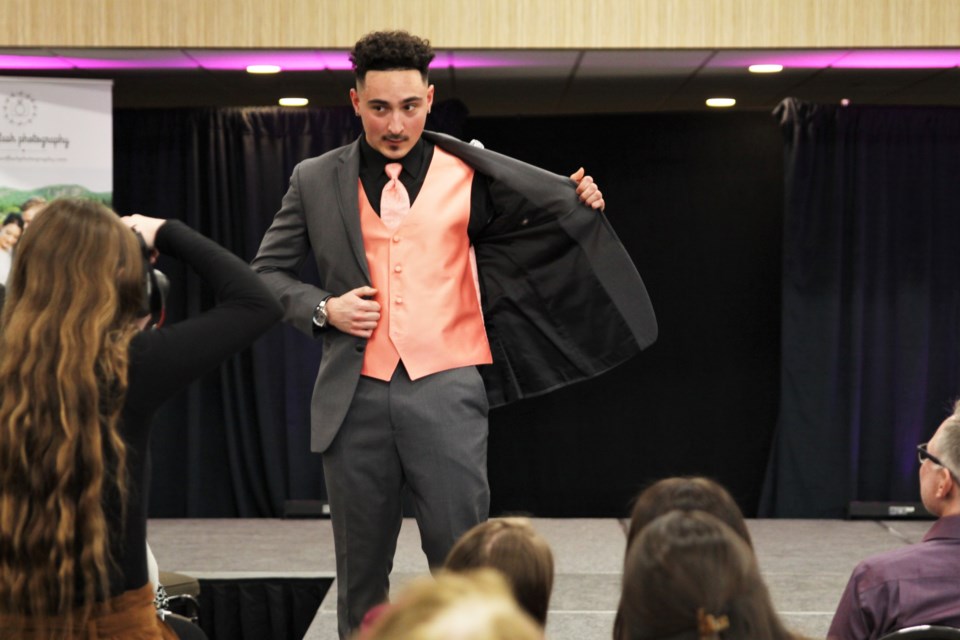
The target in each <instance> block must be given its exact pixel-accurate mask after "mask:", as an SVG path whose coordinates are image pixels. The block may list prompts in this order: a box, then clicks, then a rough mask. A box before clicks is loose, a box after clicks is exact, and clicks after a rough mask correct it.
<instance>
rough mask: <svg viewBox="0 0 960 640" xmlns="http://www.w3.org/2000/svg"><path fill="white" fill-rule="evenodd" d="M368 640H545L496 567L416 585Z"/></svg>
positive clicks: (445, 575) (424, 580)
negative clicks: (516, 600)
mask: <svg viewBox="0 0 960 640" xmlns="http://www.w3.org/2000/svg"><path fill="white" fill-rule="evenodd" d="M367 637H368V638H369V640H542V639H543V632H542V631H541V629H540V628H539V626H538V625H537V624H536V623H535V622H534V621H533V619H531V618H530V616H528V615H527V614H526V613H524V612H523V611H521V610H520V608H519V607H518V606H517V604H516V602H515V601H514V600H513V597H512V596H511V594H510V589H509V587H508V585H507V584H506V582H505V581H504V579H503V577H502V576H501V575H500V574H499V573H497V572H496V571H493V570H492V569H479V570H477V571H469V572H465V573H450V572H441V573H440V574H438V575H437V577H436V579H433V578H421V579H420V580H416V581H414V582H413V583H411V584H410V585H409V586H408V587H407V588H406V589H404V590H403V592H402V593H401V594H400V596H399V597H398V598H397V600H396V602H395V603H394V604H393V605H392V606H391V607H390V608H389V609H387V611H386V612H385V613H384V614H383V616H382V617H381V618H379V619H378V620H377V622H376V623H375V624H374V626H373V628H371V630H370V635H369V636H367Z"/></svg>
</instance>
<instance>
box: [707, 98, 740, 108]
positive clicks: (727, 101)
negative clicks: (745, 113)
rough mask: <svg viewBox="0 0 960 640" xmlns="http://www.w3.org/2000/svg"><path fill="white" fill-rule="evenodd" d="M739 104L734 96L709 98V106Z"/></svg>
mask: <svg viewBox="0 0 960 640" xmlns="http://www.w3.org/2000/svg"><path fill="white" fill-rule="evenodd" d="M735 104H737V101H736V100H734V99H733V98H707V106H708V107H732V106H733V105H735Z"/></svg>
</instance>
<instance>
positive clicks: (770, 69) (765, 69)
mask: <svg viewBox="0 0 960 640" xmlns="http://www.w3.org/2000/svg"><path fill="white" fill-rule="evenodd" d="M747 70H748V71H749V72H750V73H780V72H781V71H783V65H782V64H752V65H750V66H749V67H747Z"/></svg>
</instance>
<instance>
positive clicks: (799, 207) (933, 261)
mask: <svg viewBox="0 0 960 640" xmlns="http://www.w3.org/2000/svg"><path fill="white" fill-rule="evenodd" d="M774 115H775V117H776V118H777V119H778V120H779V123H780V127H781V130H782V133H783V137H784V140H785V143H786V151H785V156H784V158H785V160H784V164H785V195H786V200H785V202H786V204H785V212H784V215H785V221H784V249H783V320H782V331H783V349H782V362H783V368H782V375H781V382H782V388H781V392H780V398H781V401H780V417H779V421H778V429H777V434H776V442H775V446H774V451H773V455H772V457H771V465H770V468H769V474H768V477H767V483H766V486H765V488H764V501H763V507H762V513H763V514H765V515H770V516H785V517H839V516H843V515H844V513H845V510H846V508H847V505H848V503H849V502H850V501H854V500H859V501H881V502H883V501H917V500H918V499H919V498H918V482H917V459H916V455H915V450H914V447H915V445H916V444H917V443H919V442H923V441H926V440H928V439H929V437H930V436H931V435H932V433H933V431H934V430H935V429H936V427H937V426H938V425H939V423H940V422H941V421H942V420H943V418H944V417H946V415H947V414H948V413H949V412H950V410H951V408H952V403H953V400H954V399H955V398H956V397H957V395H958V374H960V366H958V365H960V354H958V342H960V251H958V250H957V240H958V238H960V152H958V149H960V109H951V108H916V107H868V106H863V107H857V106H849V107H841V106H834V105H817V104H808V103H804V102H800V101H797V100H792V99H791V100H787V101H785V102H783V103H782V104H781V105H780V106H779V107H778V109H777V110H776V111H775V114H774Z"/></svg>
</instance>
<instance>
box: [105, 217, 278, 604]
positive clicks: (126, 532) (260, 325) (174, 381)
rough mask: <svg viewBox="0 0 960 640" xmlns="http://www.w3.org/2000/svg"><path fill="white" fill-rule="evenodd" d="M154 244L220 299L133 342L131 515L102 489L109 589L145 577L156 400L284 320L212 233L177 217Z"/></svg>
mask: <svg viewBox="0 0 960 640" xmlns="http://www.w3.org/2000/svg"><path fill="white" fill-rule="evenodd" d="M156 247H157V249H158V250H159V251H160V252H161V253H163V254H165V255H169V256H171V257H174V258H177V259H179V260H181V261H182V262H184V263H185V264H187V265H189V266H190V267H192V268H193V269H194V271H196V272H197V273H198V274H199V275H200V276H201V278H203V280H204V281H205V282H206V283H207V284H208V285H209V286H210V287H212V289H213V290H214V292H215V293H216V299H217V301H218V302H217V305H216V306H215V307H213V308H212V309H209V310H208V311H205V312H204V313H202V314H200V315H198V316H195V317H192V318H188V319H186V320H184V321H182V322H177V323H175V324H173V325H170V326H167V327H163V328H160V329H153V330H149V331H143V332H141V333H139V334H137V335H136V336H135V337H134V338H133V340H132V341H131V342H130V351H129V353H130V366H129V374H128V387H127V395H126V399H125V402H124V406H123V412H122V414H121V423H120V426H119V429H120V433H121V436H122V438H123V440H124V442H125V443H126V445H127V469H128V478H129V496H128V501H127V508H126V517H125V518H121V509H120V504H119V499H118V498H117V497H116V496H111V495H105V497H104V500H105V502H106V504H105V505H104V507H105V512H106V514H107V520H108V522H107V524H108V527H109V531H110V535H111V539H110V540H111V545H110V546H111V553H112V556H113V559H114V560H115V562H116V566H115V567H113V568H111V572H110V587H111V594H112V595H117V594H119V593H122V592H123V591H127V590H130V589H137V588H139V587H142V586H143V585H144V584H146V583H147V579H148V577H147V559H146V528H147V504H146V498H147V488H148V483H149V478H148V468H147V465H146V460H147V447H148V445H149V442H150V428H151V423H152V419H153V414H154V412H155V411H156V410H157V408H158V407H159V406H160V405H161V404H163V403H164V402H165V401H166V400H168V399H169V398H170V397H171V396H173V395H174V394H175V393H176V392H178V391H180V390H182V389H183V388H184V387H186V386H187V385H188V384H189V383H190V382H192V381H193V380H196V379H197V378H199V377H200V376H202V375H203V374H205V373H207V372H209V371H211V370H213V369H214V368H216V367H217V365H219V364H220V363H221V362H222V361H223V360H224V359H225V358H227V357H228V356H230V355H231V354H233V353H235V352H237V351H239V350H241V349H242V348H244V347H245V346H247V345H248V344H249V343H250V342H252V341H253V340H254V339H255V338H257V337H258V336H259V335H260V334H262V333H263V332H264V331H266V330H267V329H268V328H269V327H270V326H271V325H273V324H274V323H275V322H277V321H278V320H280V318H281V316H282V315H283V309H282V308H281V306H280V303H279V302H277V300H276V298H275V297H274V295H273V294H272V293H271V292H270V290H269V289H267V287H266V286H265V285H264V284H263V281H262V280H261V279H260V277H259V276H257V275H256V274H255V273H254V272H253V271H252V270H251V269H250V266H249V265H247V264H246V263H245V262H243V261H242V260H241V259H240V258H238V257H237V256H235V255H233V254H232V253H230V252H229V251H227V250H226V249H224V248H223V247H221V246H220V245H218V244H216V243H215V242H213V241H212V240H209V239H207V238H205V237H204V236H202V235H200V234H199V233H197V232H195V231H193V230H192V229H190V228H189V227H187V226H186V225H184V224H183V223H180V222H178V221H175V220H171V221H168V222H166V223H165V224H164V225H163V226H162V227H160V229H159V231H158V232H157V237H156Z"/></svg>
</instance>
